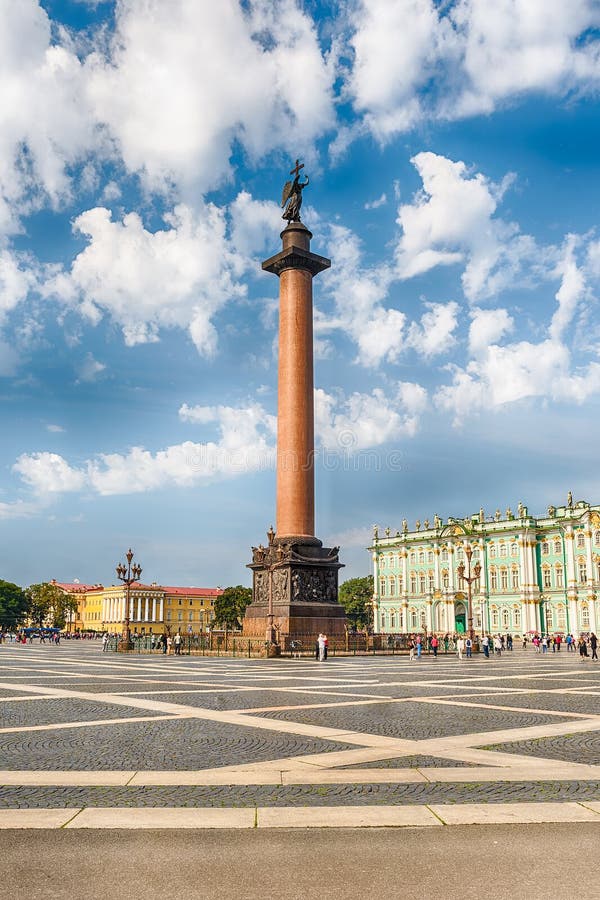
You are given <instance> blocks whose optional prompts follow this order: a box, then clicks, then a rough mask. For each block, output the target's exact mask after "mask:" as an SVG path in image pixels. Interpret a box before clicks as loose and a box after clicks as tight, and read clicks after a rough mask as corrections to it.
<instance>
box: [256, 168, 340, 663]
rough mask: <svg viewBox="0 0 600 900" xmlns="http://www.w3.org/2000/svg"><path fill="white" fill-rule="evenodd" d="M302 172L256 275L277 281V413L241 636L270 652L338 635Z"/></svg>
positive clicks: (286, 192) (313, 264)
mask: <svg viewBox="0 0 600 900" xmlns="http://www.w3.org/2000/svg"><path fill="white" fill-rule="evenodd" d="M303 168H304V166H303V165H301V164H300V163H299V161H298V160H296V165H295V167H294V168H293V169H292V171H291V172H290V175H293V176H294V180H293V181H288V182H286V184H285V186H284V188H283V198H282V204H281V205H282V206H284V207H285V209H284V213H283V216H282V218H283V219H285V220H287V222H288V224H287V227H286V228H284V230H283V231H282V232H281V240H282V243H283V249H282V250H281V251H280V252H279V253H277V254H276V255H275V256H272V257H271V258H270V259H267V260H266V261H265V262H264V263H263V264H262V267H263V269H264V270H265V271H266V272H272V273H273V274H274V275H278V276H279V380H278V410H277V514H276V526H277V529H276V531H273V529H272V528H271V529H270V530H269V531H268V532H267V540H268V543H267V546H266V547H265V546H263V545H262V544H260V545H259V546H258V547H253V548H252V551H253V558H252V562H251V563H250V565H249V568H251V569H252V570H253V573H254V576H253V589H252V603H251V604H250V605H249V606H248V608H247V610H246V616H245V618H244V634H246V635H249V636H253V637H262V636H265V637H266V640H267V641H268V642H269V643H270V644H272V645H277V644H279V643H283V642H284V641H285V638H286V637H287V636H297V637H299V638H300V639H302V638H303V637H304V638H305V639H312V638H314V637H315V636H316V635H317V634H318V633H319V632H320V631H322V632H325V633H326V634H328V635H339V634H343V633H344V623H345V612H344V609H343V607H342V606H341V605H340V604H339V603H338V570H339V569H340V568H341V565H342V564H341V563H340V562H339V559H338V550H339V547H333V548H326V547H323V545H322V543H321V541H320V540H319V539H318V538H317V537H315V478H314V390H313V309H312V280H313V278H314V276H315V275H318V274H319V272H322V271H323V270H324V269H328V268H329V266H330V265H331V261H330V260H329V259H326V258H325V257H324V256H317V254H316V253H311V251H310V241H311V238H312V234H311V233H310V231H309V230H308V228H306V226H305V225H304V224H303V223H302V222H301V221H300V208H301V206H302V191H303V190H304V188H305V187H306V186H307V184H308V183H309V179H308V177H307V178H306V180H305V181H300V170H301V169H303Z"/></svg>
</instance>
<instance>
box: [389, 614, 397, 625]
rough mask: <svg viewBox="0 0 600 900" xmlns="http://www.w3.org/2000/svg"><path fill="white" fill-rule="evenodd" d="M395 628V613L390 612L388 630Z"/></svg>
mask: <svg viewBox="0 0 600 900" xmlns="http://www.w3.org/2000/svg"><path fill="white" fill-rule="evenodd" d="M395 627H396V613H395V612H394V611H393V610H392V612H391V613H390V628H395Z"/></svg>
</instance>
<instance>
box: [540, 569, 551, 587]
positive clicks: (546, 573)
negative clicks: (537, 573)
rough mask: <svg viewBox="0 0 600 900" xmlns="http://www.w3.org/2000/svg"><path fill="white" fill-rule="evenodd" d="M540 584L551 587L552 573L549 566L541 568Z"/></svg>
mask: <svg viewBox="0 0 600 900" xmlns="http://www.w3.org/2000/svg"><path fill="white" fill-rule="evenodd" d="M542 585H543V586H544V587H545V588H551V587H552V574H551V572H550V566H544V567H543V568H542Z"/></svg>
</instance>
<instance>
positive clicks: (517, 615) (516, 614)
mask: <svg viewBox="0 0 600 900" xmlns="http://www.w3.org/2000/svg"><path fill="white" fill-rule="evenodd" d="M513 622H514V623H515V628H520V627H521V608H520V607H519V606H515V607H514V609H513Z"/></svg>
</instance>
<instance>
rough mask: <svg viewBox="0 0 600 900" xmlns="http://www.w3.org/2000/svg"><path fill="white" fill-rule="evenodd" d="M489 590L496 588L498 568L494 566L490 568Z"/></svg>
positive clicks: (495, 589)
mask: <svg viewBox="0 0 600 900" xmlns="http://www.w3.org/2000/svg"><path fill="white" fill-rule="evenodd" d="M490 590H491V591H497V590H498V570H497V569H496V568H495V566H493V567H492V568H491V569H490Z"/></svg>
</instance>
